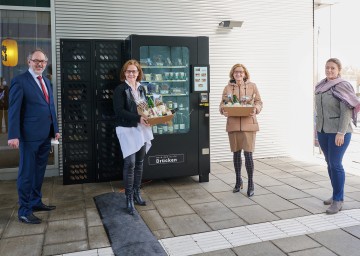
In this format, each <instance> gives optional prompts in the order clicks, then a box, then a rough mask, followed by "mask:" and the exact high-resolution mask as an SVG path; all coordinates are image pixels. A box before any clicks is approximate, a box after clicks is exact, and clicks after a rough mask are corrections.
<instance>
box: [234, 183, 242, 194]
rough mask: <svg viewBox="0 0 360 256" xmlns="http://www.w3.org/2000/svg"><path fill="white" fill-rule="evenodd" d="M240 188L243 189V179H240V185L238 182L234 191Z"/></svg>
mask: <svg viewBox="0 0 360 256" xmlns="http://www.w3.org/2000/svg"><path fill="white" fill-rule="evenodd" d="M240 189H243V181H240V185H238V184H236V185H235V187H234V189H233V193H236V192H239V191H240Z"/></svg>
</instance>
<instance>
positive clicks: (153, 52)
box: [125, 35, 210, 182]
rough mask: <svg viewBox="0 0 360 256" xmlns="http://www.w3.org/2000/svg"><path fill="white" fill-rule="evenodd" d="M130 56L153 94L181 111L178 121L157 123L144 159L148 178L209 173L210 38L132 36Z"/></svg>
mask: <svg viewBox="0 0 360 256" xmlns="http://www.w3.org/2000/svg"><path fill="white" fill-rule="evenodd" d="M125 54H126V57H125V59H136V60H139V61H140V64H141V67H142V69H143V72H144V77H143V79H142V82H141V83H142V84H143V85H144V86H145V87H146V89H147V94H148V95H154V94H155V95H161V97H162V100H163V102H164V103H165V104H166V105H167V106H168V107H169V108H172V109H178V111H177V112H176V114H175V116H174V118H173V120H172V121H171V122H168V123H166V124H158V125H154V126H152V130H153V134H154V140H153V141H152V147H151V149H150V151H149V152H148V154H147V155H146V158H145V162H144V174H143V178H144V179H162V178H170V177H181V176H194V175H199V182H208V181H209V173H210V130H209V92H210V81H209V79H210V75H209V72H210V69H209V38H208V37H203V36H201V37H175V36H147V35H130V36H129V37H128V38H127V39H126V40H125Z"/></svg>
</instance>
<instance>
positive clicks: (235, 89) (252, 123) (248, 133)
mask: <svg viewBox="0 0 360 256" xmlns="http://www.w3.org/2000/svg"><path fill="white" fill-rule="evenodd" d="M233 94H235V95H236V96H237V97H238V99H240V98H241V97H242V96H245V95H246V96H248V97H250V99H254V106H255V110H256V114H259V113H260V112H261V110H262V107H263V103H262V100H261V96H260V93H259V90H258V88H257V86H256V84H254V83H252V82H250V81H246V82H245V83H242V84H241V85H237V84H233V83H229V84H228V85H226V86H225V88H224V90H223V94H222V99H221V103H220V113H221V114H223V106H224V102H227V101H228V95H231V96H232V95H233ZM226 131H227V132H228V135H229V142H230V148H231V151H232V152H236V151H239V150H244V151H247V152H253V151H254V149H255V138H256V132H257V131H259V124H258V122H257V119H256V115H254V116H246V117H228V118H227V122H226Z"/></svg>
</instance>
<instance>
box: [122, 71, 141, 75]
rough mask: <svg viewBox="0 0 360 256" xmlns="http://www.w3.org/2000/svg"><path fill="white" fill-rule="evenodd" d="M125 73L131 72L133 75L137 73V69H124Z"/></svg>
mask: <svg viewBox="0 0 360 256" xmlns="http://www.w3.org/2000/svg"><path fill="white" fill-rule="evenodd" d="M125 73H126V74H131V73H133V74H134V75H136V74H137V73H139V71H137V70H126V71H125Z"/></svg>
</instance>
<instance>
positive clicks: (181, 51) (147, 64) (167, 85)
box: [140, 46, 191, 135]
mask: <svg viewBox="0 0 360 256" xmlns="http://www.w3.org/2000/svg"><path fill="white" fill-rule="evenodd" d="M140 64H141V67H142V69H143V72H144V77H143V81H142V82H141V83H142V85H143V86H145V88H146V90H147V95H148V96H149V97H152V98H158V97H160V98H161V101H162V102H164V104H166V106H167V107H168V108H169V109H175V110H176V112H175V115H174V118H173V119H172V121H170V122H168V123H166V124H158V125H154V126H152V129H153V133H154V134H159V135H165V134H176V133H187V132H188V131H189V130H190V125H191V123H190V120H189V115H190V111H189V92H190V74H189V49H188V48H187V47H177V46H174V47H171V46H141V47H140Z"/></svg>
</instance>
